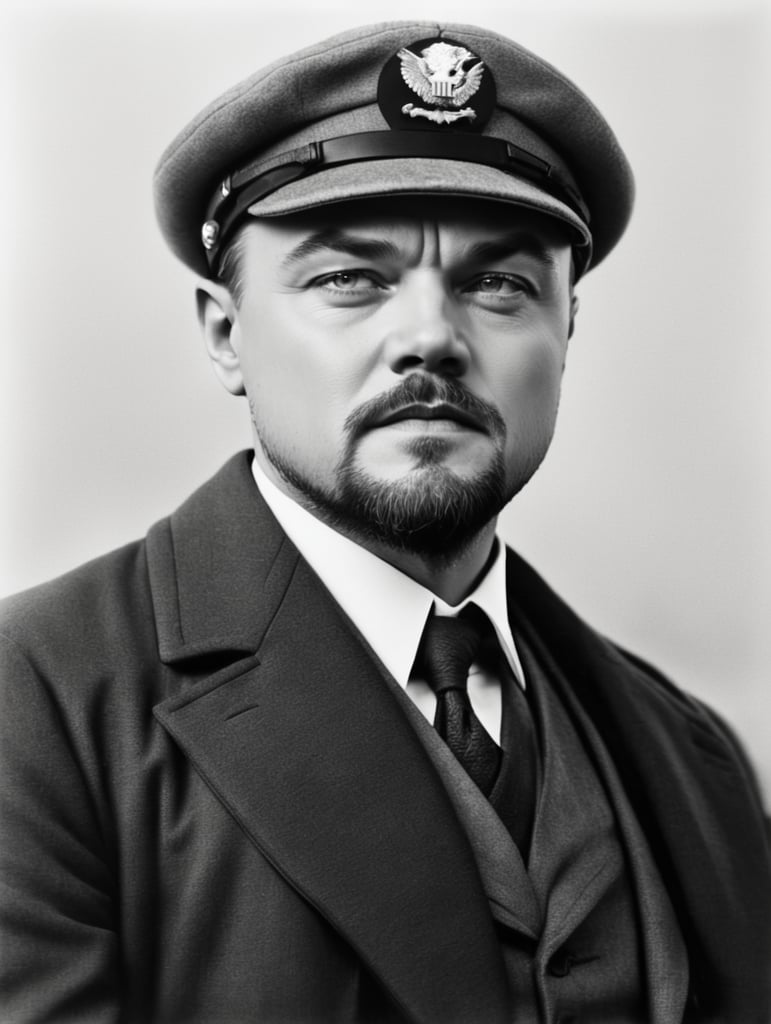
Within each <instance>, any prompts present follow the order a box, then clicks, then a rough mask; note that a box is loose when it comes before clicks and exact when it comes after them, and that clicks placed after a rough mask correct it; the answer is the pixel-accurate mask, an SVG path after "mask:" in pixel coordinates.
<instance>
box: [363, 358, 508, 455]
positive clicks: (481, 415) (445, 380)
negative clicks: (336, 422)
mask: <svg viewBox="0 0 771 1024" xmlns="http://www.w3.org/2000/svg"><path fill="white" fill-rule="evenodd" d="M416 402H420V403H423V404H425V405H433V404H439V403H443V404H446V405H451V406H453V407H454V408H456V409H458V411H459V412H462V413H465V414H466V415H467V416H470V417H472V418H473V419H474V420H477V421H478V422H479V423H480V424H481V425H482V426H483V427H484V429H485V430H486V431H487V432H488V433H489V434H491V435H492V436H493V437H502V436H504V435H505V433H506V424H505V423H504V421H503V417H502V416H501V414H500V413H499V412H498V410H497V409H496V408H495V406H494V405H492V404H491V403H489V402H485V401H483V400H482V399H481V398H477V396H476V395H472V394H471V392H470V391H469V390H468V389H467V388H465V387H464V386H463V385H462V384H461V383H459V382H458V381H457V380H454V379H453V378H452V377H434V376H429V375H428V374H425V373H411V374H409V375H408V376H407V377H405V378H404V380H402V381H400V382H399V383H398V384H397V385H396V386H395V387H393V388H392V389H391V390H390V391H386V392H385V393H384V394H382V395H377V396H376V397H375V398H371V399H369V401H367V402H364V403H362V405H360V406H358V408H356V409H354V410H353V412H352V413H351V414H350V415H349V416H348V417H347V419H346V421H345V424H344V426H345V430H346V432H347V433H348V436H349V438H351V439H355V438H357V437H360V436H361V435H362V434H363V433H365V432H366V431H367V430H368V429H369V428H370V427H372V426H374V425H375V424H377V423H378V422H379V421H380V420H382V419H383V418H384V417H385V416H389V415H390V414H391V413H395V412H399V410H400V409H403V408H404V407H405V406H408V405H413V404H415V403H416Z"/></svg>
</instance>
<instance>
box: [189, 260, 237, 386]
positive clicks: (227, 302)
mask: <svg viewBox="0 0 771 1024" xmlns="http://www.w3.org/2000/svg"><path fill="white" fill-rule="evenodd" d="M195 301H196V307H197V310H198V322H199V323H200V325H201V330H202V332H203V338H204V343H205V344H206V351H207V353H208V355H209V359H211V363H212V366H213V367H214V372H215V373H216V374H217V377H218V378H219V380H220V383H221V384H222V385H223V387H225V388H227V390H228V391H229V392H230V393H231V395H243V394H244V393H245V392H244V380H243V375H242V373H241V360H240V358H239V355H238V351H239V347H240V346H239V344H238V337H239V327H238V310H237V308H236V305H235V303H234V302H233V297H232V296H231V294H230V292H229V291H228V290H227V288H226V287H225V286H224V285H223V284H219V282H217V281H208V280H205V279H201V280H200V281H199V283H198V288H197V289H196V293H195Z"/></svg>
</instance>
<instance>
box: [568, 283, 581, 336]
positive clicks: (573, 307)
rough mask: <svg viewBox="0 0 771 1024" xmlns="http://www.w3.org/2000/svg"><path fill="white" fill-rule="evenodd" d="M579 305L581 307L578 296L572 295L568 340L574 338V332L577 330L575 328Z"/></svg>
mask: <svg viewBox="0 0 771 1024" xmlns="http://www.w3.org/2000/svg"><path fill="white" fill-rule="evenodd" d="M579 305H580V303H579V301H578V296H577V295H576V294H575V293H573V294H571V296H570V323H569V325H568V338H572V337H573V331H574V330H575V326H576V315H577V313H578V307H579Z"/></svg>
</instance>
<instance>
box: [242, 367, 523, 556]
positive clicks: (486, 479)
mask: <svg viewBox="0 0 771 1024" xmlns="http://www.w3.org/2000/svg"><path fill="white" fill-rule="evenodd" d="M440 402H441V403H444V404H447V405H450V406H452V407H454V408H456V409H458V410H459V411H460V412H462V413H465V414H466V415H467V416H470V417H472V418H473V419H474V420H475V421H476V422H478V423H479V424H480V427H481V429H483V430H484V431H485V432H486V433H488V434H489V436H490V437H491V438H492V440H493V442H494V450H493V453H492V455H491V458H490V459H489V461H488V462H487V464H486V465H485V466H484V467H483V468H482V469H480V470H479V471H477V472H476V473H475V474H474V475H470V476H468V477H461V476H459V475H458V474H457V473H455V472H454V471H453V470H451V469H449V468H448V467H447V466H446V465H445V459H446V455H447V452H448V450H449V447H450V445H451V444H452V442H451V441H449V440H448V439H447V438H442V437H441V436H438V435H427V436H423V437H416V438H414V439H413V440H412V441H411V442H410V443H409V446H408V451H409V452H410V454H411V455H412V456H413V458H414V467H413V468H412V469H411V470H410V471H409V472H408V473H407V474H405V476H403V477H402V478H400V479H398V480H388V481H383V480H379V479H377V478H376V477H373V476H371V475H370V474H369V473H367V471H366V470H364V469H363V468H361V466H359V465H358V464H357V445H358V441H359V439H360V438H361V437H362V436H363V435H364V434H365V433H366V432H367V430H368V429H369V428H370V427H371V426H372V425H374V424H376V423H377V422H378V421H379V420H380V419H382V418H383V417H384V416H386V415H388V414H389V413H392V412H396V411H398V410H399V409H401V408H403V407H405V406H408V405H410V404H413V403H424V404H434V403H440ZM252 419H253V421H254V424H255V429H256V430H257V433H258V436H259V437H260V441H261V444H262V448H263V451H264V452H265V455H266V456H267V458H268V459H269V461H270V462H271V464H272V465H273V466H274V468H275V469H276V470H277V471H278V473H279V474H280V475H281V476H282V477H283V479H284V480H285V481H286V482H287V483H288V484H289V485H290V486H291V487H292V488H293V489H294V490H295V491H297V492H299V494H300V495H301V496H302V497H303V498H304V499H305V501H304V504H306V506H307V507H308V508H309V509H310V510H311V511H312V512H314V513H315V514H316V515H317V516H318V517H319V518H320V519H322V520H323V521H325V522H327V523H328V524H329V525H330V526H332V527H333V528H334V529H336V530H338V531H339V532H341V533H343V534H345V535H346V536H349V537H352V538H353V539H354V540H357V541H359V542H364V543H366V542H371V543H375V544H380V545H385V546H387V547H388V548H391V549H393V550H396V551H404V552H409V553H411V554H414V555H417V556H419V557H421V558H422V559H424V560H427V561H431V562H434V563H436V564H451V563H452V562H453V561H455V560H456V559H457V558H458V557H459V556H460V555H461V554H462V553H463V552H464V551H465V550H466V549H467V548H468V546H469V545H470V544H471V543H472V542H473V540H474V538H475V537H476V536H477V534H478V533H479V531H480V530H481V529H482V528H483V527H484V526H485V525H486V524H487V523H489V522H490V520H491V519H493V517H494V516H496V515H497V514H498V513H499V512H500V511H501V509H502V508H503V507H504V505H505V504H506V503H507V502H508V501H509V499H510V497H511V495H510V494H508V493H507V489H506V485H505V476H506V472H505V470H506V466H505V458H504V452H505V440H506V426H505V424H504V422H503V419H502V418H501V416H500V414H499V413H498V411H497V410H496V409H495V408H494V407H492V406H491V405H489V404H488V403H486V402H483V401H482V400H481V399H479V398H477V397H476V396H474V395H472V394H470V392H468V391H467V390H466V389H465V388H464V387H463V386H462V385H460V384H459V383H458V382H457V381H455V380H453V379H451V378H441V377H431V376H427V375H425V374H422V373H414V374H410V375H409V376H408V377H406V378H405V379H404V380H403V381H402V382H401V383H400V384H398V385H397V386H396V387H395V388H394V389H392V390H391V391H389V392H387V393H386V394H385V395H380V396H378V397H377V398H375V399H372V400H371V401H369V402H367V403H364V405H362V406H360V407H359V408H358V409H356V410H355V411H354V412H353V413H352V414H351V415H350V416H349V417H348V419H347V420H346V423H345V434H346V443H345V449H344V452H343V455H342V457H341V459H340V461H339V463H338V465H337V467H336V472H335V481H336V484H335V487H334V490H328V489H325V488H323V487H320V486H319V485H318V484H316V483H315V482H314V481H312V480H310V479H308V478H307V477H306V476H305V475H304V474H303V473H301V472H300V471H299V470H298V469H297V467H296V466H293V465H292V464H291V463H290V462H289V461H288V460H287V459H285V458H284V457H283V456H282V454H281V453H280V452H279V451H278V450H277V448H276V446H275V445H273V444H271V443H270V439H269V438H267V437H266V434H265V431H264V430H261V429H260V427H259V425H258V423H257V418H256V410H255V409H254V408H252Z"/></svg>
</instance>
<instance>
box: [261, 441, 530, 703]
mask: <svg viewBox="0 0 771 1024" xmlns="http://www.w3.org/2000/svg"><path fill="white" fill-rule="evenodd" d="M252 473H253V475H254V479H255V482H256V484H257V487H258V488H259V490H260V493H261V495H262V497H263V498H264V499H265V502H266V504H267V505H268V507H269V508H270V510H271V512H272V513H273V515H274V516H275V517H276V519H277V520H278V522H279V523H280V524H281V527H282V528H283V530H284V532H285V533H286V535H287V536H288V537H289V539H290V540H291V541H292V543H293V544H294V545H295V547H296V548H297V550H298V551H299V552H300V554H301V555H302V556H303V558H304V559H305V560H306V561H307V562H308V564H309V565H310V566H311V568H312V569H313V570H314V572H315V573H316V575H317V576H318V577H319V578H320V579H321V581H322V583H323V584H324V585H325V586H326V588H327V589H328V590H329V592H330V593H331V594H332V596H333V597H334V599H335V600H336V601H337V603H338V604H339V605H340V607H341V608H342V609H343V611H344V612H345V613H346V615H347V616H348V617H349V618H350V619H351V621H352V622H353V624H354V625H355V626H356V628H357V629H358V630H359V632H360V633H361V634H362V636H363V637H364V638H365V640H366V641H367V642H368V643H369V645H370V647H372V649H373V650H374V652H375V654H376V655H377V656H378V657H379V658H380V660H381V661H382V662H383V664H384V665H385V667H386V668H387V669H388V671H389V672H390V673H391V675H392V676H393V677H394V678H395V679H396V681H397V682H398V683H399V685H400V686H402V687H406V685H407V682H408V680H409V678H410V671H411V669H412V665H413V662H414V661H415V655H416V654H417V651H418V645H419V644H420V638H421V636H422V634H423V627H424V626H425V624H426V620H427V619H428V616H429V614H430V612H431V610H432V608H433V609H434V610H435V612H436V614H438V615H451V616H454V615H457V614H458V613H459V612H460V611H461V610H462V609H463V608H465V606H466V605H467V604H469V603H470V602H472V601H473V603H474V604H476V605H478V606H479V607H480V608H481V609H482V611H484V612H485V614H486V615H487V616H488V618H489V619H490V621H491V622H492V623H493V626H494V627H495V631H496V633H497V634H498V641H499V643H500V644H501V647H502V649H503V651H504V652H505V654H506V657H507V658H508V661H509V664H510V665H511V668H512V671H513V672H514V676H515V678H516V679H517V680H518V682H519V683H520V685H522V686H524V673H523V671H522V666H521V663H520V660H519V656H518V654H517V650H516V647H515V646H514V639H513V637H512V635H511V627H510V626H509V617H508V604H507V597H506V549H505V546H504V545H503V544H502V543H501V542H500V541H499V540H498V538H497V537H496V555H495V559H494V561H493V563H492V565H491V566H490V568H489V570H488V571H487V573H486V574H485V576H484V578H483V579H482V580H481V581H480V583H479V584H477V587H476V588H475V590H474V591H473V592H472V593H470V594H469V595H468V596H467V597H466V598H465V599H464V600H463V601H462V602H461V603H460V604H459V605H448V604H446V603H445V602H444V601H442V600H441V598H438V597H437V596H436V595H435V594H433V593H432V592H431V591H430V590H428V589H427V588H426V587H424V586H422V585H421V584H420V583H417V582H416V581H415V580H413V579H412V578H411V577H410V576H407V575H406V574H405V573H403V572H401V571H400V570H399V569H396V568H395V567H394V566H392V565H390V564H389V563H388V562H385V561H383V559H382V558H378V557H377V555H373V554H372V553H371V552H370V551H367V550H366V548H363V547H361V546H360V545H359V544H356V543H355V541H352V540H349V539H348V538H347V537H344V536H343V535H342V534H341V533H338V532H337V530H334V529H332V527H330V526H327V524H326V523H324V522H322V521H321V520H320V519H317V518H316V516H314V515H312V514H311V513H310V512H308V511H307V510H306V509H304V508H302V506H301V505H298V504H297V502H296V501H294V500H293V499H292V498H290V497H289V496H288V495H287V494H284V492H283V491H281V490H279V488H278V487H276V485H275V484H274V483H273V482H272V480H270V479H269V478H268V477H267V476H266V474H265V473H264V471H263V470H262V469H261V467H260V466H259V465H258V464H257V460H256V459H254V460H253V461H252Z"/></svg>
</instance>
